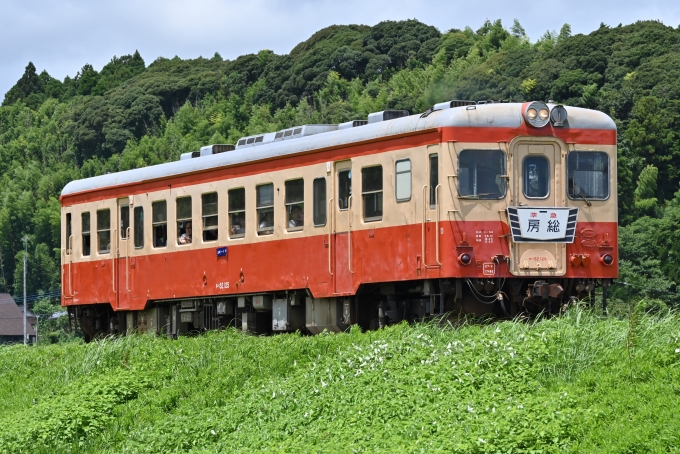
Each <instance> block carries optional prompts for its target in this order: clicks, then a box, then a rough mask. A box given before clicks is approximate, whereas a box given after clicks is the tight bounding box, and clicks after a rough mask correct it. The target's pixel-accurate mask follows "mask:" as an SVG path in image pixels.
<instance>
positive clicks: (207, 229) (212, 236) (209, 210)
mask: <svg viewBox="0 0 680 454" xmlns="http://www.w3.org/2000/svg"><path fill="white" fill-rule="evenodd" d="M201 204H202V209H203V213H202V215H203V241H217V232H218V228H217V227H218V225H217V193H216V192H213V193H210V194H203V195H201Z"/></svg>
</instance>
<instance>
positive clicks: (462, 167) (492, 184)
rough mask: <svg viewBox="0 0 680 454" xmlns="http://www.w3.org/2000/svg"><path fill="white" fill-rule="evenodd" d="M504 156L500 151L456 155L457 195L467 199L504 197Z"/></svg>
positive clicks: (465, 151) (467, 151)
mask: <svg viewBox="0 0 680 454" xmlns="http://www.w3.org/2000/svg"><path fill="white" fill-rule="evenodd" d="M504 177H505V154H504V153H503V152H502V151H501V150H463V151H461V152H460V154H459V155H458V195H459V197H462V198H468V199H502V198H504V197H505V191H506V184H505V178H504Z"/></svg>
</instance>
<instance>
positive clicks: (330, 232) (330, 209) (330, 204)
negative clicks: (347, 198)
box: [328, 197, 333, 276]
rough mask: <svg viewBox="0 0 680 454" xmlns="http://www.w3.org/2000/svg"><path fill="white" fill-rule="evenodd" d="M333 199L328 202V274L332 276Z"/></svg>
mask: <svg viewBox="0 0 680 454" xmlns="http://www.w3.org/2000/svg"><path fill="white" fill-rule="evenodd" d="M332 235H333V197H331V198H330V200H328V272H329V273H330V275H331V276H332V275H333V267H332V265H331V260H332V257H333V254H332V252H331V250H332V249H333V246H332V245H331V243H332V242H333V238H332Z"/></svg>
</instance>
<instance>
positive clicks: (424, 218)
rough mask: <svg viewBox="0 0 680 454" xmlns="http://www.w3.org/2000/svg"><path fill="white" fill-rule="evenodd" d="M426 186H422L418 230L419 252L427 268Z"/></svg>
mask: <svg viewBox="0 0 680 454" xmlns="http://www.w3.org/2000/svg"><path fill="white" fill-rule="evenodd" d="M427 186H428V185H425V186H423V190H422V196H423V201H422V203H423V210H422V222H421V232H420V239H421V241H420V249H421V250H420V254H421V255H422V257H423V265H425V267H426V268H427V261H426V260H425V221H426V218H427V208H426V202H427V201H426V194H427Z"/></svg>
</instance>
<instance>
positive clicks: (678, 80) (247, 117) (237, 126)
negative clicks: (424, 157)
mask: <svg viewBox="0 0 680 454" xmlns="http://www.w3.org/2000/svg"><path fill="white" fill-rule="evenodd" d="M449 99H470V100H486V99H507V100H512V101H527V100H544V101H545V100H548V99H552V100H555V101H556V102H560V103H564V104H567V105H572V106H581V107H587V108H592V109H598V110H601V111H603V112H605V113H607V114H608V115H610V116H611V117H612V118H613V119H614V120H615V121H616V123H617V125H618V145H619V163H618V178H619V187H618V195H619V223H620V227H619V234H620V245H619V246H620V251H619V252H620V267H621V276H620V279H619V280H618V283H617V284H616V285H615V286H614V287H613V290H612V295H611V296H612V302H613V303H614V306H613V307H626V306H625V305H626V304H632V303H633V302H638V301H640V300H641V299H644V301H645V304H648V305H649V307H650V308H657V309H658V308H662V307H666V306H673V305H677V304H678V302H680V293H678V288H677V283H678V282H680V267H678V266H677V262H676V260H677V259H678V257H680V229H678V228H677V225H678V221H680V191H679V184H680V142H679V141H678V134H680V29H676V28H672V27H669V26H665V25H663V24H662V23H661V22H658V21H644V22H642V21H641V22H637V23H635V24H630V25H625V26H624V25H618V26H609V25H606V24H604V23H603V24H601V25H600V27H599V28H598V29H597V30H595V31H593V32H592V33H590V34H588V35H583V34H578V35H572V33H571V27H570V26H569V25H568V24H565V25H564V26H563V27H562V28H561V29H560V30H559V31H546V32H545V34H544V35H543V36H541V37H540V38H538V39H536V40H531V39H530V38H529V37H528V36H527V34H526V32H525V31H524V29H523V28H522V26H521V24H520V23H519V22H518V21H517V20H515V21H514V23H513V24H512V25H511V26H506V25H504V24H502V23H501V21H500V20H496V21H486V22H484V24H482V25H481V27H479V28H478V29H476V30H475V29H473V28H470V27H467V28H465V29H464V30H459V29H451V30H448V31H446V32H442V31H440V30H438V29H437V28H435V27H432V26H429V25H426V24H424V23H421V22H419V21H417V20H408V21H399V22H394V21H386V22H381V23H379V24H377V25H375V26H373V27H370V26H364V25H334V26H331V27H328V28H325V29H322V30H320V31H318V32H317V33H315V34H314V35H313V36H312V37H310V38H309V39H308V40H307V41H304V42H302V43H300V44H298V45H297V46H296V47H295V48H293V49H292V50H291V51H290V53H289V54H287V55H277V54H275V53H273V52H272V51H270V50H266V49H264V50H261V51H259V52H258V53H257V54H250V55H243V56H241V57H238V58H237V59H235V60H232V61H230V60H224V59H223V58H222V57H221V56H220V54H219V53H218V52H215V54H214V55H213V56H212V57H210V58H202V57H200V58H197V59H194V60H182V59H180V58H178V57H174V58H164V57H159V58H157V59H156V60H154V61H153V62H151V63H150V64H148V65H147V62H146V61H145V60H144V59H143V58H142V56H141V55H140V54H139V53H138V52H134V53H132V54H131V55H124V56H121V57H117V56H114V57H113V58H112V59H111V61H110V62H109V63H108V64H106V65H105V66H104V67H103V68H102V69H101V71H96V70H95V69H94V68H93V67H92V66H91V65H89V64H85V65H84V66H83V67H82V68H81V69H80V70H79V71H77V73H76V75H75V76H74V77H66V78H65V79H64V80H63V81H61V80H57V79H55V78H53V77H51V76H50V75H49V74H48V73H47V72H46V71H43V72H42V73H40V74H38V73H37V71H36V68H35V66H34V65H33V63H30V62H29V63H28V65H27V66H26V70H25V72H24V74H23V75H22V76H21V78H20V79H19V80H18V81H17V83H16V84H15V85H14V86H13V87H12V88H11V89H10V90H9V91H8V92H7V93H6V94H5V96H4V100H3V102H2V106H1V107H0V175H1V176H0V292H9V293H11V294H12V295H20V294H21V293H22V291H23V290H22V286H23V280H22V273H23V255H24V247H25V245H24V242H23V241H22V238H24V237H27V238H28V241H27V250H28V258H27V260H28V269H27V273H28V280H27V285H28V288H27V292H28V294H46V293H48V292H49V291H53V290H55V289H58V288H59V263H60V241H59V228H60V227H59V226H60V224H59V215H60V211H59V194H60V192H61V189H62V188H63V187H64V185H65V184H66V183H68V182H69V181H71V180H74V179H78V178H84V177H90V176H94V175H100V174H104V173H106V172H116V171H120V170H126V169H132V168H137V167H143V166H148V165H152V164H157V163H162V162H166V161H171V160H176V159H178V158H179V155H180V154H181V153H184V152H188V151H195V150H197V149H198V148H199V147H200V146H202V145H206V144H211V143H235V141H236V140H237V139H238V138H239V137H242V136H244V135H250V134H256V133H261V132H270V131H274V130H277V129H282V128H286V127H290V126H294V125H301V124H306V123H339V122H343V121H347V120H351V119H356V118H365V117H366V115H367V114H368V113H370V112H374V111H379V110H384V109H406V110H409V111H410V112H412V113H415V112H422V111H424V110H426V109H427V108H428V107H430V106H432V105H433V104H434V103H436V102H440V101H445V100H449ZM55 303H56V301H50V300H49V299H47V298H45V299H42V300H40V299H38V302H37V303H36V304H35V307H34V308H33V309H34V310H35V311H36V312H37V313H46V314H47V313H51V311H52V310H53V309H54V304H55ZM617 304H618V305H619V306H617Z"/></svg>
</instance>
